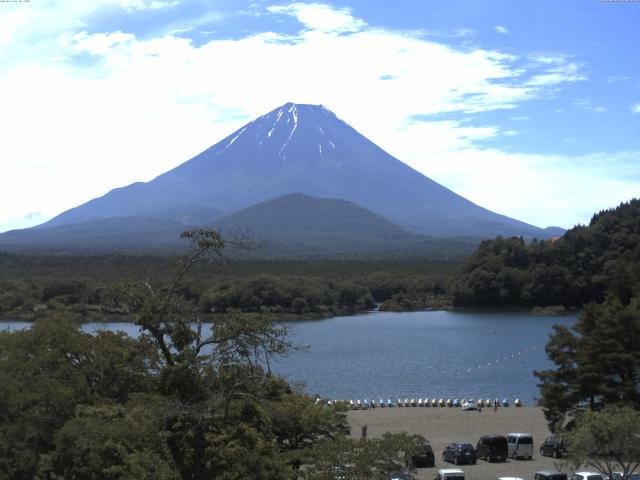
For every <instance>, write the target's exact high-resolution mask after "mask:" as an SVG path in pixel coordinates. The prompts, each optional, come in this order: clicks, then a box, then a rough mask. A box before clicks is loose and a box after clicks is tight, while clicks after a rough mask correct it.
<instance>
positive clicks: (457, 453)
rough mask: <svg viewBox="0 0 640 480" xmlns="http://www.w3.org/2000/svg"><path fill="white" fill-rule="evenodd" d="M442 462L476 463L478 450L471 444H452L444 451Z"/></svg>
mask: <svg viewBox="0 0 640 480" xmlns="http://www.w3.org/2000/svg"><path fill="white" fill-rule="evenodd" d="M442 460H444V461H445V462H453V463H455V464H456V465H460V464H461V463H476V450H475V448H473V445H471V444H470V443H457V442H456V443H450V444H449V445H447V446H446V447H445V449H444V450H443V451H442Z"/></svg>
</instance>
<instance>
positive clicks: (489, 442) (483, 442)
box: [476, 435, 508, 462]
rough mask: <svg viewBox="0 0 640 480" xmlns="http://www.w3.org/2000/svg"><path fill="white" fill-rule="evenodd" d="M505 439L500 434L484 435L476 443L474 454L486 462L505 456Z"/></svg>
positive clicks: (502, 459)
mask: <svg viewBox="0 0 640 480" xmlns="http://www.w3.org/2000/svg"><path fill="white" fill-rule="evenodd" d="M507 452H508V449H507V439H506V438H505V437H504V436H502V435H484V436H482V437H480V440H478V444H477V445H476V456H477V457H478V458H482V459H484V460H486V461H488V462H490V461H492V460H498V461H501V462H503V461H504V460H506V458H507Z"/></svg>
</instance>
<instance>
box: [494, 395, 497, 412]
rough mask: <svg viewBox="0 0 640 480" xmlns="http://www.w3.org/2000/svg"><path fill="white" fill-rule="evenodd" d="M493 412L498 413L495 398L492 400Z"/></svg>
mask: <svg viewBox="0 0 640 480" xmlns="http://www.w3.org/2000/svg"><path fill="white" fill-rule="evenodd" d="M493 411H494V412H497V411H498V399H497V398H494V399H493Z"/></svg>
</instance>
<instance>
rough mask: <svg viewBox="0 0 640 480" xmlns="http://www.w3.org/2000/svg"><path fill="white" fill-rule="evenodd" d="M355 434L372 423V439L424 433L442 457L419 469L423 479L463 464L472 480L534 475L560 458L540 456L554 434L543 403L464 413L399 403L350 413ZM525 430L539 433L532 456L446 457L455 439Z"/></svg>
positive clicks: (474, 440) (473, 439) (474, 439)
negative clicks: (469, 461)
mask: <svg viewBox="0 0 640 480" xmlns="http://www.w3.org/2000/svg"><path fill="white" fill-rule="evenodd" d="M348 419H349V425H350V426H351V432H352V433H353V435H354V436H360V426H361V425H362V424H363V423H366V424H367V426H368V433H367V436H368V437H377V436H381V435H382V434H383V433H384V432H392V433H396V432H402V431H405V432H408V433H419V434H421V435H424V437H425V438H427V440H429V442H430V443H431V445H432V447H433V451H434V453H435V457H436V466H435V468H419V469H418V470H417V473H416V477H417V478H418V479H421V480H423V479H428V480H433V479H434V478H435V477H436V475H437V474H438V469H440V468H461V469H462V470H464V472H465V479H466V480H496V479H497V478H498V477H521V478H524V479H532V478H533V475H534V473H535V472H537V471H539V470H544V469H548V468H555V466H554V462H556V460H554V459H552V458H550V457H543V456H541V455H540V453H539V450H540V444H541V443H542V442H543V441H544V439H545V438H547V437H548V436H549V435H550V432H549V429H548V428H547V423H546V421H545V419H544V415H543V413H542V409H541V408H538V407H520V408H515V407H508V408H502V407H501V408H498V411H497V412H494V411H493V408H483V409H482V413H478V412H477V411H468V412H465V411H462V410H460V409H459V408H447V407H445V408H441V407H436V408H432V407H426V408H425V407H423V408H420V407H400V408H399V407H393V408H376V409H374V410H354V411H350V412H349V414H348ZM510 432H525V433H530V434H532V435H533V442H534V446H533V448H534V450H533V452H534V454H533V459H532V460H511V459H507V461H506V462H494V463H488V462H485V461H484V460H478V463H477V464H476V465H462V466H460V467H456V466H455V465H453V464H452V463H448V462H443V461H442V450H443V449H444V447H446V446H447V445H448V444H449V443H452V442H456V441H458V442H467V443H471V444H472V445H473V446H474V447H475V445H476V443H477V442H478V439H479V438H480V437H481V436H482V435H489V434H497V435H506V434H507V433H510Z"/></svg>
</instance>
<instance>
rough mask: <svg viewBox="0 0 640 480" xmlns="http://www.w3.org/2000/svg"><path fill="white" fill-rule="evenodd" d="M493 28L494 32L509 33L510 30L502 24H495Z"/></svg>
mask: <svg viewBox="0 0 640 480" xmlns="http://www.w3.org/2000/svg"><path fill="white" fill-rule="evenodd" d="M493 28H494V29H495V30H496V32H498V33H502V34H503V35H509V34H510V33H511V32H509V30H508V29H507V27H505V26H504V25H496V26H495V27H493Z"/></svg>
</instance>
